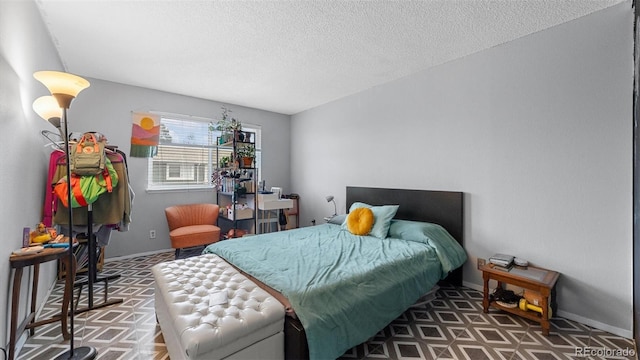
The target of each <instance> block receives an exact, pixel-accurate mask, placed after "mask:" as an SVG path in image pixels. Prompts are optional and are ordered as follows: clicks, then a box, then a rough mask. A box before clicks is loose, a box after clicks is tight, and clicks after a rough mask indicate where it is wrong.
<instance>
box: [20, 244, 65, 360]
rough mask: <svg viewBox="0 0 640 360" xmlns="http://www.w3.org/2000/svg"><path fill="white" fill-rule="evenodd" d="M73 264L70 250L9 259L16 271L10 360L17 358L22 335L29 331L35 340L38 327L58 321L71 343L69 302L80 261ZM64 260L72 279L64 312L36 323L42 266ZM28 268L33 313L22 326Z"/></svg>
mask: <svg viewBox="0 0 640 360" xmlns="http://www.w3.org/2000/svg"><path fill="white" fill-rule="evenodd" d="M72 259H73V260H72V261H71V263H69V262H70V259H69V249H68V248H46V249H44V250H43V251H41V252H39V253H37V254H30V255H11V256H10V257H9V263H10V265H11V268H12V269H15V272H14V274H13V295H12V298H11V304H12V305H11V329H10V337H9V360H13V359H14V358H15V357H16V354H15V351H16V350H15V347H16V340H17V336H18V334H21V333H22V332H23V331H24V330H25V329H29V331H30V334H31V335H32V336H33V335H34V333H35V330H34V328H35V327H37V326H41V325H45V324H50V323H52V322H55V321H60V326H61V329H62V337H63V338H64V339H65V340H68V339H69V337H70V336H69V330H68V328H67V319H68V315H69V302H70V300H71V296H72V295H73V293H72V292H73V283H74V281H75V273H76V258H75V256H73V255H72ZM53 260H60V261H61V262H62V263H63V264H64V266H65V268H66V270H67V273H69V274H70V275H71V276H67V277H66V281H65V285H64V296H63V298H62V311H61V313H60V314H59V315H56V316H53V317H51V318H48V319H45V320H40V321H36V318H35V317H36V299H37V293H38V277H39V276H40V264H41V263H44V262H48V261H53ZM27 266H33V285H32V289H31V312H30V313H29V315H28V316H27V318H26V319H25V320H24V321H23V322H22V323H21V324H20V325H19V326H18V324H17V323H18V304H19V302H20V287H21V284H22V271H23V269H24V268H25V267H27Z"/></svg>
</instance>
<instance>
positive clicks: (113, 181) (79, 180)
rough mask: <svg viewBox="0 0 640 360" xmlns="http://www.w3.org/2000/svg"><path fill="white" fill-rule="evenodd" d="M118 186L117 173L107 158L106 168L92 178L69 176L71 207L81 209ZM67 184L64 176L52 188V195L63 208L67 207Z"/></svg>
mask: <svg viewBox="0 0 640 360" xmlns="http://www.w3.org/2000/svg"><path fill="white" fill-rule="evenodd" d="M116 186H118V173H117V172H116V170H115V168H114V167H113V165H112V164H111V161H110V160H109V158H107V159H106V167H105V169H104V170H103V171H102V173H100V174H98V175H93V176H78V175H73V174H72V175H71V207H72V208H77V207H83V206H87V205H89V204H93V203H94V202H95V201H96V200H98V198H99V197H100V195H102V194H104V193H106V192H112V191H113V188H114V187H116ZM68 189H69V182H68V181H67V177H66V176H64V177H62V178H60V180H58V182H57V183H56V184H55V185H54V186H53V193H54V194H55V196H57V197H58V199H60V201H61V202H62V205H63V206H64V207H69V204H68V203H69V199H68V196H69V195H68V193H67V191H69V190H68Z"/></svg>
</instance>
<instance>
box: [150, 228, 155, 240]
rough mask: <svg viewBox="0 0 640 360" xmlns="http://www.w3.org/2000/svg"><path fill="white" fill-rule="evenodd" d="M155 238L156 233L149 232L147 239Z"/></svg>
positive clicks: (153, 231)
mask: <svg viewBox="0 0 640 360" xmlns="http://www.w3.org/2000/svg"><path fill="white" fill-rule="evenodd" d="M155 238H156V231H155V230H149V239H155Z"/></svg>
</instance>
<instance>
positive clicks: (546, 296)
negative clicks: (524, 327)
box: [480, 264, 560, 335]
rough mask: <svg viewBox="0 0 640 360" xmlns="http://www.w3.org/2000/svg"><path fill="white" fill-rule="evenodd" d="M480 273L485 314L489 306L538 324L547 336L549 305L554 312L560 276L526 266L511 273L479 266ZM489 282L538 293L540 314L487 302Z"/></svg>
mask: <svg viewBox="0 0 640 360" xmlns="http://www.w3.org/2000/svg"><path fill="white" fill-rule="evenodd" d="M480 270H481V271H482V279H483V280H484V297H483V299H482V307H483V310H484V312H485V313H487V312H489V306H491V307H494V308H496V309H500V310H503V311H506V312H509V313H512V314H515V315H519V316H522V317H524V318H527V319H529V320H533V321H535V322H538V323H540V325H541V326H542V334H543V335H549V328H550V325H549V324H550V323H549V318H550V317H551V316H549V315H550V314H549V305H551V307H552V308H554V309H553V310H554V311H555V307H556V306H555V305H556V304H555V289H554V288H555V285H556V281H558V277H559V276H560V274H559V273H558V272H556V271H553V270H547V269H543V268H540V267H535V266H528V267H525V268H521V267H515V266H514V267H513V268H512V269H511V271H504V270H499V269H494V268H493V264H487V265H482V266H480ZM489 280H495V281H497V282H498V287H502V284H503V283H504V284H511V285H515V286H519V287H521V288H524V289H529V290H533V291H536V292H538V293H540V295H541V297H542V304H540V307H541V308H542V314H540V313H537V312H535V311H524V310H520V309H519V308H518V307H515V308H508V307H505V306H501V305H500V304H498V303H496V302H495V301H489Z"/></svg>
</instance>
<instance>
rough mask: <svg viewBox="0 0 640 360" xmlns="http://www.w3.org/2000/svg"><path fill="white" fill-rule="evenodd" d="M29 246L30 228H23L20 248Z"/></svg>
mask: <svg viewBox="0 0 640 360" xmlns="http://www.w3.org/2000/svg"><path fill="white" fill-rule="evenodd" d="M29 244H31V228H28V227H25V228H23V229H22V247H27V246H29Z"/></svg>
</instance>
